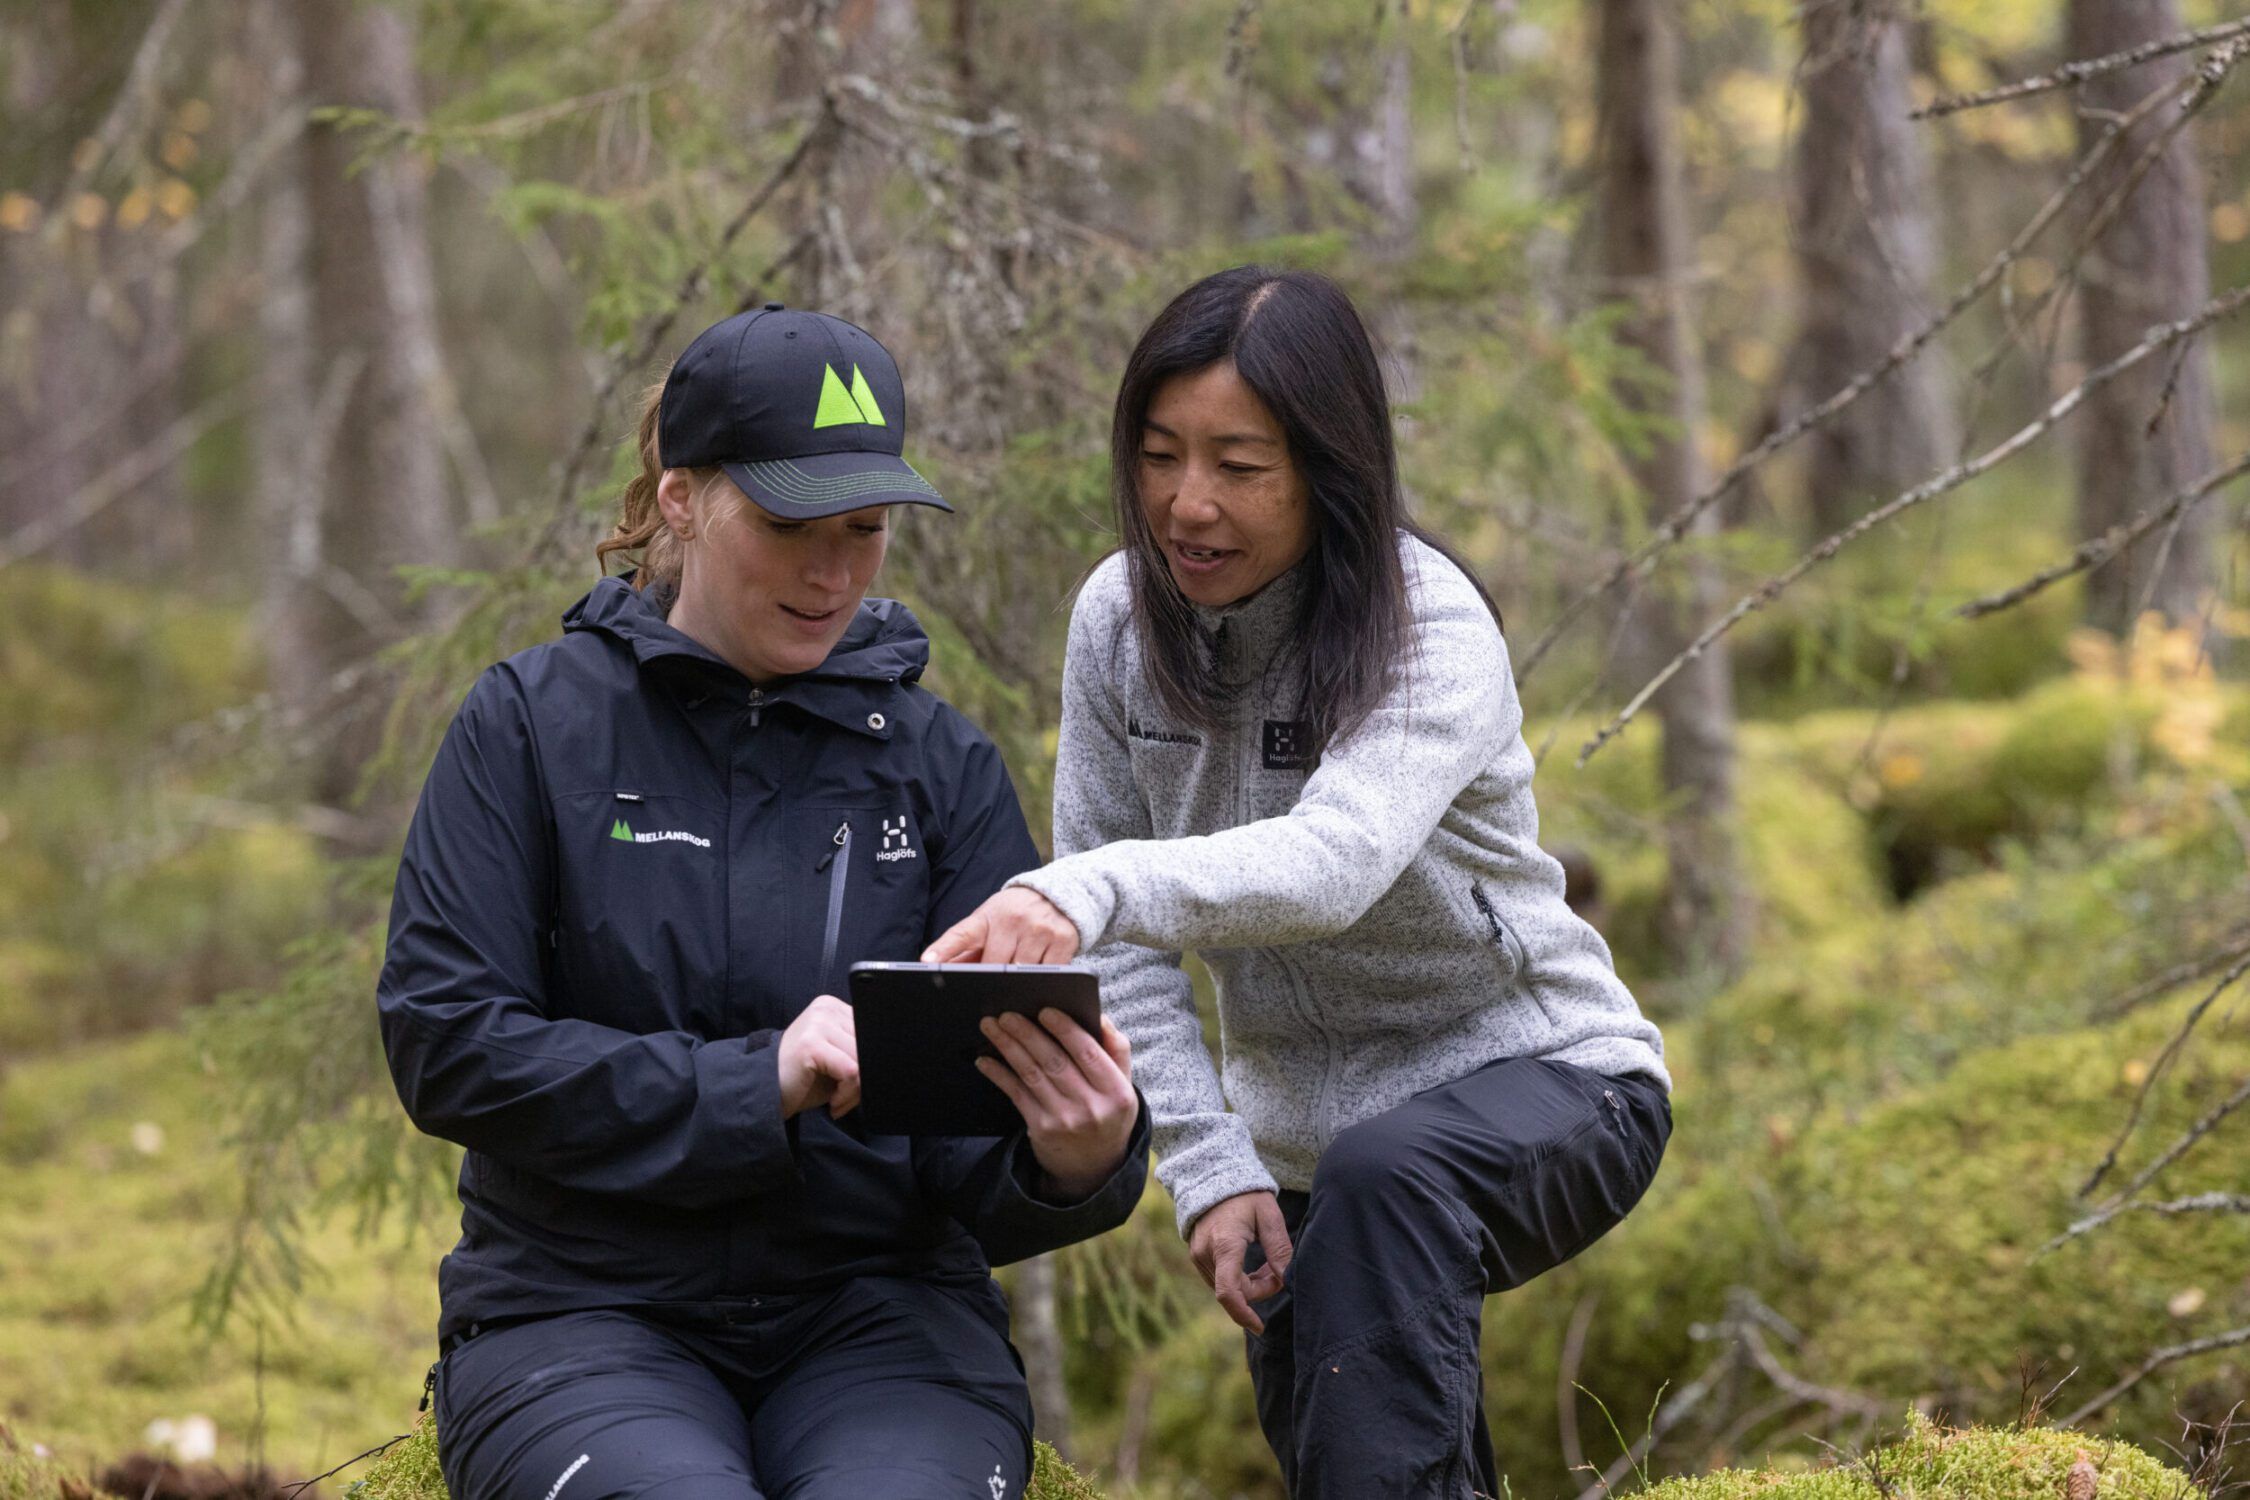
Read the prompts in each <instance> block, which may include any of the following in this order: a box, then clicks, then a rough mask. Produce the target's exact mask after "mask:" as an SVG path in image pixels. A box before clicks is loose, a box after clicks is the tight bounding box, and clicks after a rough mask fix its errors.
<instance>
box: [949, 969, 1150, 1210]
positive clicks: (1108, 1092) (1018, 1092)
mask: <svg viewBox="0 0 2250 1500" xmlns="http://www.w3.org/2000/svg"><path fill="white" fill-rule="evenodd" d="M981 1024H982V1027H983V1030H984V1035H985V1039H986V1040H987V1041H989V1042H991V1043H992V1045H993V1046H995V1047H997V1048H998V1049H999V1050H1000V1056H999V1058H997V1059H995V1058H990V1057H980V1058H978V1059H977V1071H978V1072H980V1073H982V1074H983V1075H984V1076H985V1077H987V1078H989V1079H991V1080H992V1082H993V1084H994V1085H995V1086H996V1087H998V1088H999V1090H1000V1092H1001V1093H1003V1094H1006V1095H1007V1096H1008V1098H1009V1100H1010V1101H1011V1102H1012V1103H1014V1105H1015V1106H1016V1110H1017V1112H1018V1113H1020V1114H1021V1115H1022V1116H1023V1119H1024V1124H1025V1125H1027V1126H1029V1127H1030V1131H1031V1154H1032V1155H1033V1156H1034V1157H1036V1158H1037V1159H1038V1162H1039V1166H1040V1169H1041V1170H1042V1171H1044V1172H1045V1173H1046V1174H1047V1181H1048V1186H1049V1188H1050V1189H1051V1190H1052V1192H1053V1194H1054V1195H1055V1196H1056V1197H1058V1198H1060V1199H1062V1200H1063V1201H1065V1202H1075V1201H1077V1200H1078V1199H1081V1198H1085V1197H1088V1196H1090V1195H1091V1194H1092V1193H1093V1192H1094V1190H1095V1189H1096V1188H1098V1187H1100V1186H1101V1185H1102V1184H1103V1183H1104V1182H1107V1181H1108V1180H1109V1177H1110V1174H1111V1173H1113V1172H1115V1171H1116V1170H1117V1167H1118V1164H1119V1163H1120V1162H1122V1161H1124V1159H1125V1147H1126V1145H1127V1144H1128V1143H1129V1142H1130V1141H1131V1140H1132V1138H1133V1125H1134V1122H1135V1121H1136V1120H1138V1119H1139V1118H1140V1111H1141V1101H1140V1096H1139V1095H1137V1094H1135V1093H1134V1092H1133V1049H1132V1046H1131V1045H1130V1044H1129V1043H1128V1042H1127V1041H1126V1040H1125V1034H1124V1033H1123V1032H1121V1031H1119V1030H1118V1029H1117V1028H1116V1027H1115V1026H1113V1025H1111V1024H1110V1020H1109V1017H1107V1016H1104V1017H1102V1034H1101V1040H1100V1042H1099V1043H1097V1042H1096V1041H1095V1040H1094V1038H1093V1037H1091V1036H1089V1035H1087V1034H1086V1029H1085V1028H1084V1027H1083V1026H1080V1025H1079V1024H1078V1023H1077V1022H1076V1021H1073V1020H1072V1019H1071V1018H1070V1017H1068V1016H1066V1015H1064V1014H1063V1013H1062V1012H1061V1011H1059V1010H1056V1009H1055V1008H1054V1007H1053V1006H1049V1007H1048V1008H1047V1009H1045V1010H1043V1011H1041V1012H1040V1013H1039V1024H1038V1025H1036V1026H1035V1025H1033V1024H1032V1023H1031V1021H1030V1020H1029V1019H1028V1018H1026V1017H1023V1016H1019V1015H1014V1014H1007V1015H1001V1016H987V1017H985V1019H984V1020H983V1022H982V1023H981Z"/></svg>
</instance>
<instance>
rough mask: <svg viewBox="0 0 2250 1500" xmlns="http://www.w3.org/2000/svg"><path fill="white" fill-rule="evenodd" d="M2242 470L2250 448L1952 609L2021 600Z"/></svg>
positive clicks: (1974, 615)
mask: <svg viewBox="0 0 2250 1500" xmlns="http://www.w3.org/2000/svg"><path fill="white" fill-rule="evenodd" d="M2181 347H2182V348H2185V347H2186V345H2185V344H2182V346H2181ZM2244 474H2250V450H2246V451H2245V452H2244V453H2243V455H2242V456H2241V457H2240V458H2237V459H2236V460H2235V461H2234V462H2233V463H2230V464H2228V465H2226V466H2225V467H2224V468H2221V469H2214V470H2213V471H2212V472H2210V473H2209V474H2206V475H2204V476H2203V477H2202V478H2201V479H2198V480H2197V481H2196V482H2195V483H2194V484H2191V485H2189V486H2188V487H2187V488H2186V489H2184V490H2181V491H2180V492H2179V493H2178V494H2176V495H2174V496H2172V498H2171V499H2169V500H2166V501H2165V502H2164V503H2163V504H2162V505H2159V506H2157V507H2155V508H2154V509H2152V510H2144V511H2142V512H2141V513H2140V514H2139V515H2137V516H2135V517H2134V518H2133V519H2132V520H2130V521H2121V522H2119V523H2118V524H2117V525H2115V526H2112V527H2110V528H2109V530H2107V531H2105V532H2103V533H2102V534H2101V535H2100V536H2098V537H2095V538H2094V539H2093V540H2091V541H2088V542H2082V543H2080V544H2079V546H2078V549H2077V550H2076V551H2075V552H2072V553H2071V554H2070V556H2068V557H2066V558H2064V559H2063V560H2062V561H2061V562H2059V563H2056V564H2054V565H2053V566H2052V567H2048V568H2042V569H2041V570H2040V571H2039V572H2037V573H2034V574H2032V575H2031V576H2030V577H2029V578H2027V579H2025V580H2024V581H2023V582H2021V583H2019V584H2016V585H2015V586H2014V587H2013V588H2005V589H2001V590H2000V591H1998V592H1997V593H1991V594H1986V595H1984V596H1983V597H1981V598H1977V599H1971V600H1970V601H1969V602H1968V603H1966V604H1962V605H1958V606H1956V607H1955V608H1954V609H1953V611H1952V613H1953V615H1954V616H1955V617H1956V618H1959V619H1963V620H1974V619H1978V618H1981V617H1982V616H1985V615H1989V614H1994V613H1997V612H1998V611H2000V610H2003V609H2006V608H2008V607H2009V606H2011V605H2015V604H2021V603H2022V602H2023V601H2024V600H2026V599H2028V598H2030V597H2031V596H2032V595H2034V594H2036V593H2038V592H2039V591H2040V590H2042V589H2044V588H2046V587H2047V586H2048V585H2050V584H2054V583H2059V582H2061V581H2062V580H2063V579H2065V578H2069V577H2071V576H2072V575H2073V574H2077V573H2084V572H2088V571H2090V570H2092V569H2094V568H2098V567H2100V566H2101V565H2102V564H2103V563H2106V562H2108V561H2109V560H2110V559H2111V558H2113V557H2115V556H2116V555H2117V554H2118V553H2120V552H2122V551H2124V550H2125V549H2126V548H2127V547H2130V546H2132V545H2133V543H2134V542H2136V541H2138V540H2140V538H2142V537H2144V536H2146V535H2148V534H2149V533H2150V532H2152V531H2154V530H2155V529H2156V528H2157V527H2159V526H2162V525H2163V524H2164V523H2165V522H2167V521H2169V520H2171V519H2173V518H2174V517H2176V516H2180V515H2183V514H2185V513H2186V512H2187V511H2188V510H2190V509H2191V508H2193V507H2194V506H2196V505H2197V504H2199V503H2201V502H2202V500H2203V499H2204V498H2205V497H2206V496H2208V495H2209V494H2210V493H2211V492H2212V491H2213V490H2216V489H2220V488H2222V487H2223V486H2225V485H2227V484H2230V483H2232V482H2233V481H2235V480H2237V479H2240V478H2241V477H2242V476H2243V475H2244Z"/></svg>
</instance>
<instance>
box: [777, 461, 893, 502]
mask: <svg viewBox="0 0 2250 1500" xmlns="http://www.w3.org/2000/svg"><path fill="white" fill-rule="evenodd" d="M743 467H744V468H746V469H748V470H749V471H750V477H751V478H752V479H753V480H755V481H756V482H757V485H758V487H759V488H760V489H762V490H766V491H768V492H770V493H771V494H772V495H773V496H774V498H776V499H779V500H794V501H796V502H797V503H798V504H800V505H820V504H825V503H826V502H828V501H831V500H857V499H860V498H861V497H862V496H866V495H898V494H915V495H929V496H931V497H933V498H937V497H938V492H937V486H936V485H934V484H932V483H930V482H929V481H928V480H927V479H924V478H923V477H922V476H921V475H919V474H917V473H915V472H914V471H913V470H911V469H907V470H904V471H900V470H896V469H887V470H883V471H881V472H878V473H873V474H839V475H837V476H836V477H834V478H832V479H823V478H821V477H819V476H818V475H814V474H808V473H806V472H805V471H804V470H803V469H800V468H798V467H797V466H796V465H795V464H793V463H791V462H790V461H789V460H788V459H786V458H768V459H760V460H758V461H757V462H755V463H747V464H744V465H743Z"/></svg>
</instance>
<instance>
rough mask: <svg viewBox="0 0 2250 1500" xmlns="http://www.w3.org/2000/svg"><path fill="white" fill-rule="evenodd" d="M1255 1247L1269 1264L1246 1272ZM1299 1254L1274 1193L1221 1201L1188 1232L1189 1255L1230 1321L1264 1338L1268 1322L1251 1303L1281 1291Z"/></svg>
mask: <svg viewBox="0 0 2250 1500" xmlns="http://www.w3.org/2000/svg"><path fill="white" fill-rule="evenodd" d="M1253 1244H1255V1245H1258V1246H1261V1247H1263V1249H1264V1250H1265V1252H1266V1263H1265V1264H1264V1265H1262V1266H1260V1267H1258V1269H1257V1270H1255V1271H1245V1270H1243V1269H1242V1257H1243V1255H1244V1253H1245V1252H1246V1251H1248V1250H1249V1248H1250V1247H1251V1246H1252V1245H1253ZM1295 1253H1296V1248H1295V1247H1294V1246H1293V1245H1291V1244H1290V1243H1289V1227H1288V1225H1286V1224H1285V1223H1283V1222H1282V1218H1281V1203H1280V1200H1278V1199H1276V1198H1275V1197H1274V1195H1273V1194H1271V1193H1237V1194H1236V1195H1235V1196H1233V1197H1232V1198H1222V1199H1221V1200H1219V1201H1218V1202H1217V1203H1214V1204H1213V1205H1211V1207H1209V1208H1207V1209H1205V1210H1204V1211H1203V1217H1202V1218H1200V1219H1197V1220H1196V1221H1195V1224H1194V1226H1193V1227H1192V1228H1190V1229H1189V1230H1188V1255H1189V1256H1190V1258H1192V1259H1193V1260H1194V1261H1195V1269H1196V1270H1197V1271H1198V1272H1200V1273H1201V1274H1202V1276H1203V1281H1204V1284H1205V1285H1207V1286H1209V1287H1210V1288H1211V1290H1212V1291H1214V1292H1216V1293H1218V1296H1219V1306H1221V1307H1223V1308H1225V1309H1226V1310H1227V1316H1228V1317H1230V1318H1232V1319H1234V1321H1235V1322H1236V1323H1238V1324H1240V1325H1241V1326H1242V1327H1244V1328H1247V1329H1249V1330H1250V1331H1251V1332H1252V1333H1264V1332H1265V1331H1266V1320H1265V1319H1263V1318H1261V1317H1259V1316H1258V1314H1257V1312H1256V1311H1255V1310H1254V1309H1253V1308H1252V1307H1251V1306H1250V1304H1251V1303H1253V1302H1261V1301H1264V1300H1265V1299H1266V1298H1268V1297H1271V1296H1272V1295H1273V1294H1274V1293H1276V1292H1278V1291H1280V1290H1281V1287H1282V1281H1281V1276H1282V1273H1283V1272H1284V1271H1286V1270H1288V1269H1289V1257H1290V1256H1292V1255H1294V1254H1295Z"/></svg>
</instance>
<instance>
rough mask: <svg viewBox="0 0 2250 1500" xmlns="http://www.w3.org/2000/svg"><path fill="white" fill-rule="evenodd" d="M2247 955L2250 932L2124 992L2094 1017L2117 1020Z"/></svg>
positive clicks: (2249, 945)
mask: <svg viewBox="0 0 2250 1500" xmlns="http://www.w3.org/2000/svg"><path fill="white" fill-rule="evenodd" d="M2246 953H2250V930H2246V931H2242V932H2237V933H2235V934H2234V936H2232V937H2230V938H2228V939H2227V940H2226V942H2225V944H2224V945H2223V946H2221V947H2219V948H2218V949H2217V950H2215V951H2213V952H2210V953H2206V954H2204V955H2203V956H2202V957H2201V958H2191V959H2189V960H2188V961H2187V962H2186V963H2183V964H2175V965H2174V966H2173V967H2171V968H2169V969H2166V970H2165V971H2164V972H2163V973H2161V974H2156V975H2152V976H2151V977H2149V978H2147V979H2144V980H2142V981H2141V982H2140V983H2139V984H2136V985H2134V986H2133V987H2132V988H2131V989H2129V990H2127V991H2125V993H2123V994H2121V995H2117V996H2114V997H2112V998H2111V999H2108V1000H2105V1001H2103V1002H2102V1004H2101V1005H2099V1006H2098V1007H2096V1008H2095V1011H2094V1014H2095V1016H2096V1017H2097V1018H2099V1019H2101V1020H2105V1021H2110V1020H2115V1019H2116V1018H2117V1017H2119V1016H2121V1015H2123V1014H2125V1012H2127V1011H2129V1010H2131V1009H2132V1008H2133V1007H2135V1006H2137V1005H2139V1004H2141V1003H2142V1002H2144V1001H2147V1000H2151V999H2153V998H2155V997H2156V996H2158V995H2161V994H2163V993H2165V992H2166V991H2168V990H2175V989H2178V988H2179V987H2180V986H2181V985H2183V984H2186V983H2188V982H2189V981H2190V980H2195V979H2201V978H2203V977H2204V976H2205V975H2208V974H2216V973H2217V972H2218V971H2219V970H2221V969H2223V968H2225V967H2226V966H2227V965H2228V964H2230V963H2233V962H2234V961H2235V960H2236V959H2238V958H2240V957H2242V956H2243V955H2244V954H2246Z"/></svg>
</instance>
